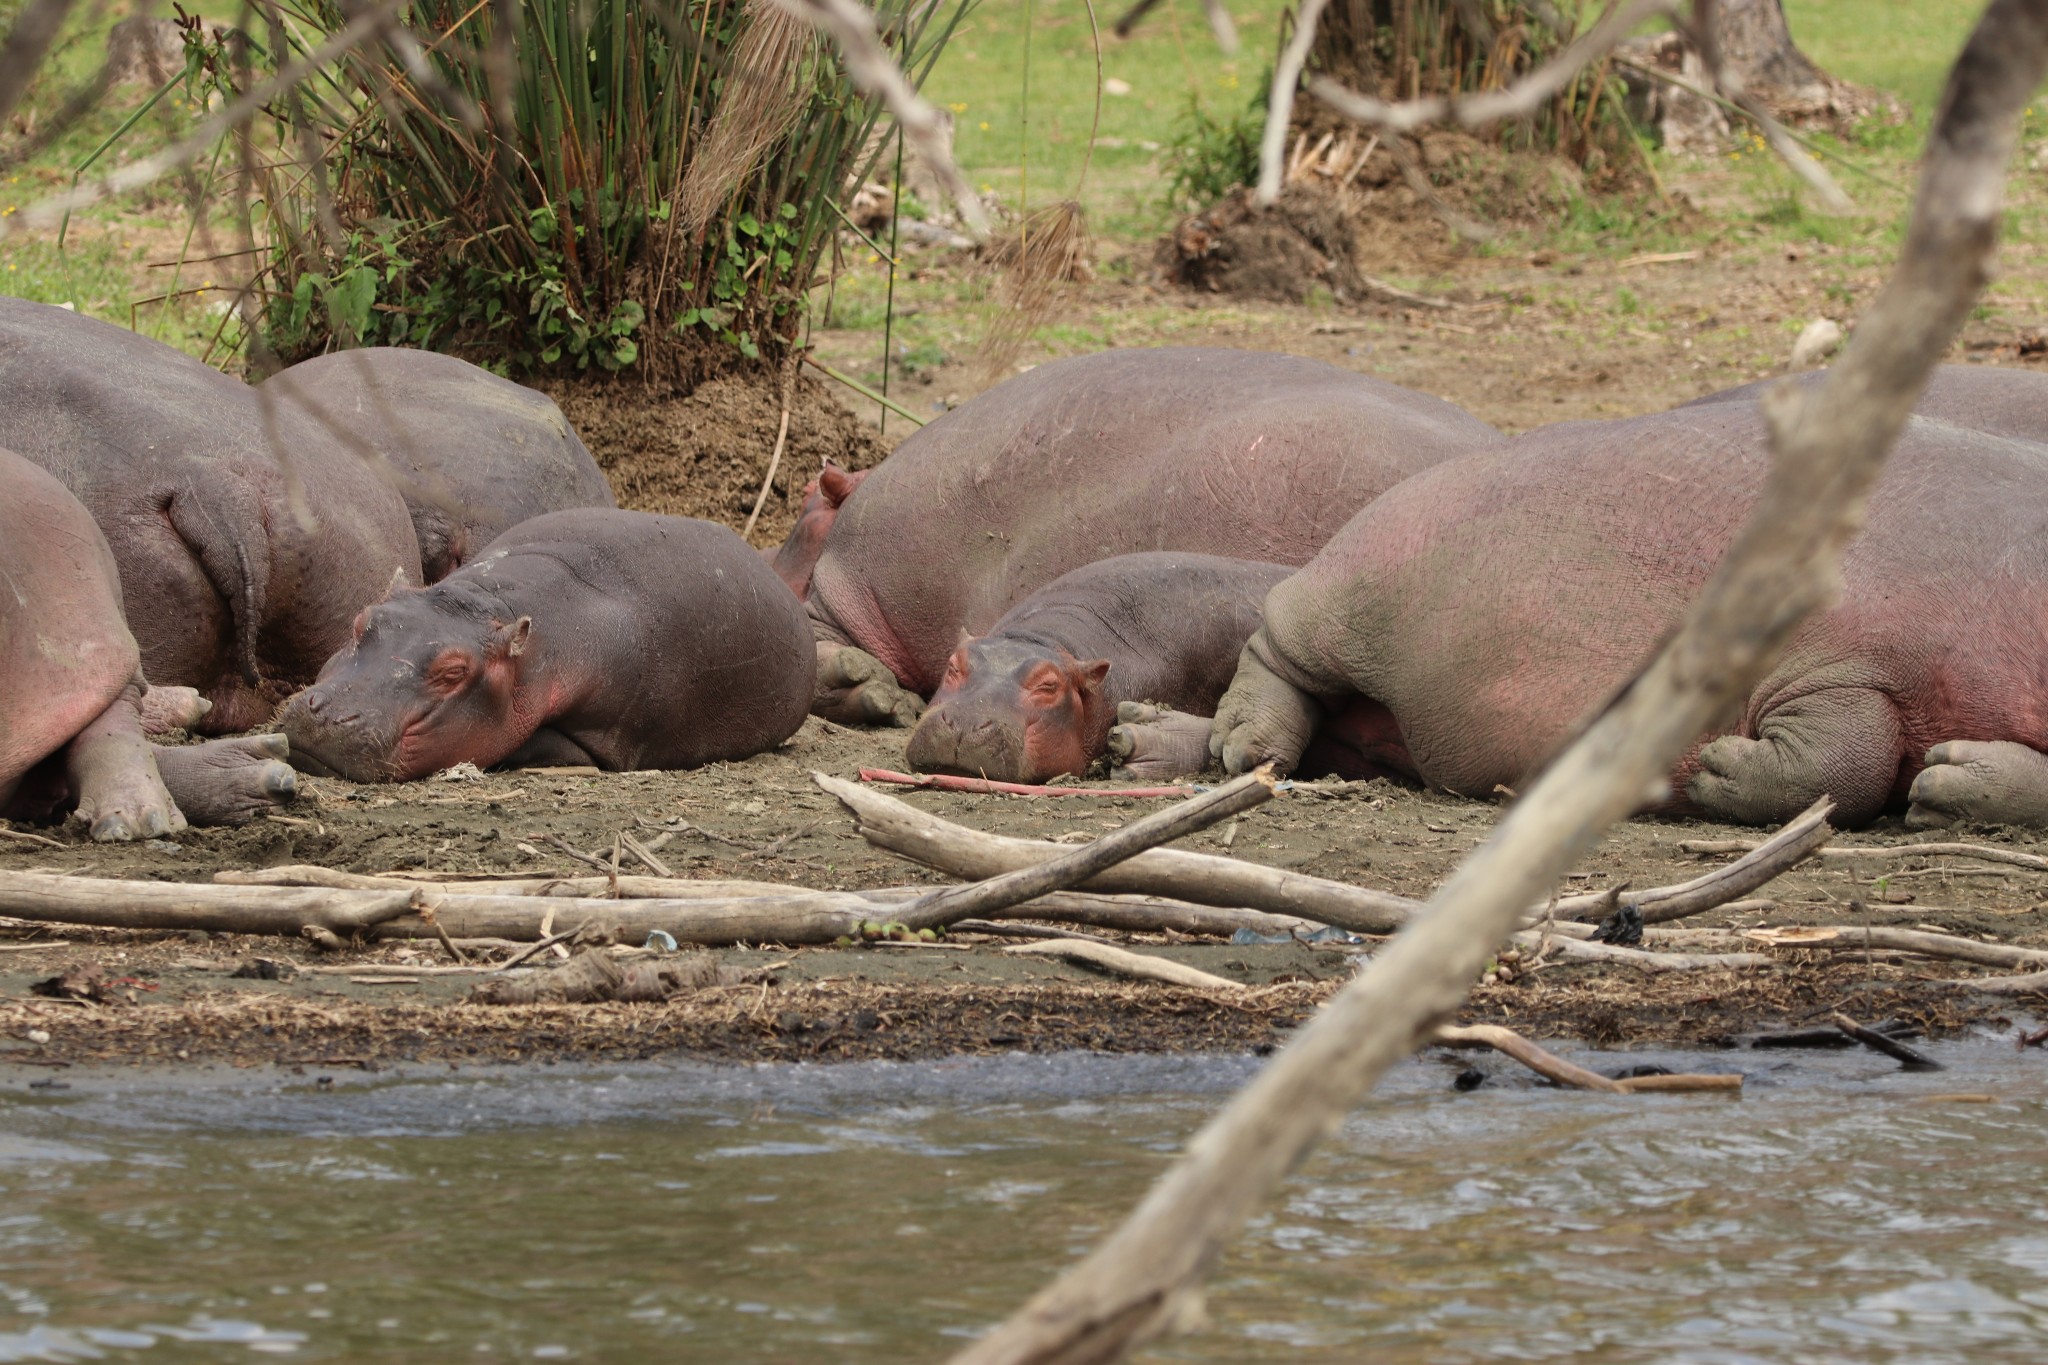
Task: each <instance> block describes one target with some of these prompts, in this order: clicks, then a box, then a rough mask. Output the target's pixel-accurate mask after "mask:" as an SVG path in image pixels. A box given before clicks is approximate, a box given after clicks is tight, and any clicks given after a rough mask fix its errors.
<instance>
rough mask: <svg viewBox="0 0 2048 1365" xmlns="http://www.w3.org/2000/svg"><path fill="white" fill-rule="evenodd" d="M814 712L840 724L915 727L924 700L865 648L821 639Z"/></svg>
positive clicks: (921, 713) (812, 705) (815, 714)
mask: <svg viewBox="0 0 2048 1365" xmlns="http://www.w3.org/2000/svg"><path fill="white" fill-rule="evenodd" d="M811 714H812V715H814V716H823V717H824V718H825V719H826V720H830V721H837V722H838V723H839V724H841V725H895V726H900V727H902V728H903V729H905V730H908V729H911V728H913V727H915V726H916V724H917V718H918V717H919V716H921V715H923V714H924V702H923V700H922V699H920V698H919V697H918V695H917V694H916V693H915V692H912V691H909V690H908V689H906V688H905V687H903V686H902V685H901V684H900V683H898V682H897V681H896V675H895V674H894V673H891V672H890V671H889V666H888V665H887V664H885V663H883V662H882V661H881V660H880V659H877V658H876V657H875V656H874V655H872V654H870V653H868V652H867V651H866V650H864V649H855V648H854V647H853V646H852V645H835V644H832V643H829V642H827V641H822V640H821V641H819V642H818V692H817V696H816V699H815V700H813V701H812V702H811Z"/></svg>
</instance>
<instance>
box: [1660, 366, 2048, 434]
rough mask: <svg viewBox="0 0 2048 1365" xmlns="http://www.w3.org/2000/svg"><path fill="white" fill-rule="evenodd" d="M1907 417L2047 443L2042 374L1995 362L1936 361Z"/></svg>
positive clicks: (1797, 380) (1732, 393) (1763, 382)
mask: <svg viewBox="0 0 2048 1365" xmlns="http://www.w3.org/2000/svg"><path fill="white" fill-rule="evenodd" d="M1827 373H1828V372H1827V371H1826V370H1825V369H1819V370H1807V371H1804V372H1803V373H1800V374H1796V375H1792V376H1790V379H1791V382H1793V383H1794V384H1797V385H1798V386H1799V387H1800V388H1803V389H1810V388H1812V387H1813V386H1814V385H1816V384H1818V383H1820V381H1821V380H1823V379H1825V378H1827ZM1783 382H1785V380H1784V379H1783V378H1779V379H1759V380H1757V381H1756V382H1754V383H1751V384H1744V385H1742V386H1740V387H1739V388H1733V389H1723V390H1722V391H1721V392H1719V393H1710V394H1708V395H1707V396H1706V397H1705V398H1695V399H1694V400H1693V401H1692V402H1690V403H1686V404H1684V405H1683V407H1681V408H1680V409H1679V410H1680V411H1683V410H1684V408H1697V407H1705V406H1707V405H1708V404H1712V403H1754V402H1757V401H1759V400H1761V399H1762V398H1763V396H1764V394H1765V392H1767V391H1768V390H1769V389H1770V388H1771V386H1772V385H1774V384H1780V383H1783ZM1913 415H1914V416H1915V417H1931V418H1933V419H1934V420H1935V421H1937V422H1947V423H1948V424H1949V425H1951V426H1958V427H1968V428H1969V429H1970V430H1971V431H1982V432H1988V433H1989V434H1990V435H1993V436H2003V437H2005V438H2007V439H2008V440H2014V441H2048V374H2040V373H2037V372H2035V371H2033V370H2008V369H2001V368H1999V367H1998V366H1995V365H1938V366H1936V367H1935V370H1934V374H1933V375H1932V376H1931V377H1930V378H1929V379H1928V381H1927V388H1926V390H1925V391H1924V392H1922V393H1921V395H1920V399H1919V401H1918V402H1916V403H1914V404H1913Z"/></svg>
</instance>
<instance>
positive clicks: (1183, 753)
mask: <svg viewBox="0 0 2048 1365" xmlns="http://www.w3.org/2000/svg"><path fill="white" fill-rule="evenodd" d="M1116 721H1117V723H1116V724H1115V725H1114V726H1113V727H1111V729H1110V732H1109V756H1110V757H1111V758H1112V759H1114V760H1116V768H1115V770H1114V771H1112V772H1111V774H1110V776H1112V777H1115V778H1117V779H1119V780H1120V781H1127V782H1128V781H1134V780H1139V779H1143V780H1147V781H1165V780H1166V779H1168V778H1173V777H1186V776H1188V775H1189V774H1191V773H1198V772H1201V771H1202V770H1203V769H1204V768H1206V767H1208V766H1209V731H1210V729H1211V728H1212V727H1213V725H1214V722H1213V721H1211V720H1210V718H1209V717H1207V716H1191V715H1188V714H1187V713H1186V712H1184V711H1175V710H1173V709H1171V708H1170V707H1164V706H1155V705H1153V704H1151V703H1150V702H1130V701H1127V702H1120V703H1118V705H1117V708H1116Z"/></svg>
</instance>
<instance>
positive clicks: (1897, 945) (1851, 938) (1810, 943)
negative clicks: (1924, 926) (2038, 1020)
mask: <svg viewBox="0 0 2048 1365" xmlns="http://www.w3.org/2000/svg"><path fill="white" fill-rule="evenodd" d="M1770 932H1776V933H1786V932H1795V933H1808V934H1816V935H1818V934H1827V935H1829V937H1826V938H1814V939H1810V940H1804V941H1795V942H1791V943H1787V944H1784V945H1782V946H1787V947H1798V948H1818V949H1820V950H1821V951H1823V952H1830V953H1848V952H1862V951H1864V950H1866V949H1873V948H1874V949H1879V950H1887V951H1892V952H1901V953H1913V954H1916V955H1918V956H1920V957H1936V958H1942V959H1944V960H1946V961H1949V962H1970V963H1975V964H1976V965H1977V966H1980V967H2048V950H2044V949H2041V948H2020V947H2015V946H2013V945H2012V944H2008V943H1979V942H1977V941H1976V940H1975V939H1967V938H1957V937H1955V936H1954V935H1952V934H1930V933H1928V932H1926V931H1925V930H1921V929H1891V928H1885V927H1882V926H1868V927H1866V926H1862V925H1854V926H1851V925H1841V926H1834V925H1829V926H1825V927H1823V926H1817V925H1816V926H1811V927H1808V926H1787V928H1785V929H1781V930H1775V931H1772V930H1761V931H1759V930H1752V931H1751V933H1752V934H1753V935H1755V934H1761V933H1770ZM1773 946H1779V945H1775V944H1774V945H1773Z"/></svg>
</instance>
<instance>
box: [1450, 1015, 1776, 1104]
mask: <svg viewBox="0 0 2048 1365" xmlns="http://www.w3.org/2000/svg"><path fill="white" fill-rule="evenodd" d="M1428 1041H1429V1042H1431V1043H1435V1044H1436V1045H1437V1046H1439V1047H1457V1048H1468V1047H1490V1048H1492V1049H1493V1050H1494V1051H1495V1052H1499V1053H1501V1054H1503V1055H1504V1056H1508V1057H1512V1058H1514V1059H1515V1060H1516V1061H1518V1062H1520V1063H1521V1064H1522V1065H1523V1066H1526V1067H1528V1068H1529V1069H1530V1070H1531V1071H1533V1072H1535V1073H1536V1074H1537V1075H1539V1076H1542V1077H1543V1078H1544V1079H1546V1080H1551V1081H1555V1082H1557V1084H1559V1085H1568V1086H1571V1087H1573V1088H1575V1089H1579V1090H1599V1091H1604V1092H1606V1093H1608V1094H1611V1095H1635V1094H1642V1093H1645V1092H1648V1091H1658V1090H1661V1091H1688V1090H1740V1089H1742V1077H1741V1076H1739V1075H1722V1076H1685V1075H1673V1076H1629V1077H1627V1078H1625V1079H1622V1080H1618V1081H1617V1080H1614V1079H1612V1078H1610V1077H1607V1076H1603V1075H1601V1074H1600V1073H1599V1072H1597V1071H1588V1070H1586V1068H1584V1067H1582V1066H1576V1065H1574V1064H1573V1063H1571V1062H1568V1061H1566V1060H1565V1059H1564V1058H1562V1057H1560V1056H1558V1055H1557V1054H1556V1053H1554V1052H1549V1051H1546V1050H1545V1049H1543V1048H1540V1047H1538V1046H1537V1045H1536V1044H1534V1043H1532V1042H1530V1041H1529V1040H1528V1039H1527V1038H1524V1037H1523V1036H1522V1035H1521V1034H1519V1033H1516V1032H1515V1031H1514V1030H1513V1029H1509V1028H1502V1027H1501V1026H1500V1025H1498V1024H1445V1025H1444V1026H1443V1027H1442V1028H1439V1029H1438V1030H1437V1031H1436V1033H1435V1034H1434V1035H1432V1036H1431V1037H1430V1038H1429V1039H1428Z"/></svg>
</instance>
